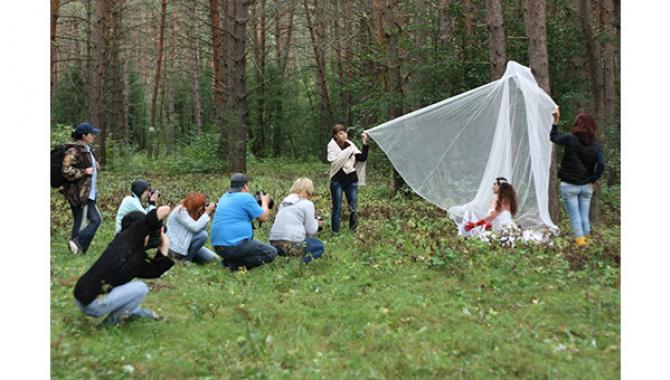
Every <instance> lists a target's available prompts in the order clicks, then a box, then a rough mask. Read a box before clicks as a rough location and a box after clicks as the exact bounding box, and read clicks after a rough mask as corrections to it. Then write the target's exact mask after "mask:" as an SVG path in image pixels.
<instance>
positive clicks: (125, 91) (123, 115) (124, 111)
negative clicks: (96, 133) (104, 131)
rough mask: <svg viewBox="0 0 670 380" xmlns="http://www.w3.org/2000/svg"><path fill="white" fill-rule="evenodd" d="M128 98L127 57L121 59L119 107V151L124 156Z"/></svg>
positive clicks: (126, 142) (128, 74) (128, 75)
mask: <svg viewBox="0 0 670 380" xmlns="http://www.w3.org/2000/svg"><path fill="white" fill-rule="evenodd" d="M129 100H130V72H129V69H128V58H126V59H124V61H123V104H122V107H121V110H122V112H121V117H120V118H119V119H120V123H121V124H120V134H121V136H120V140H121V144H120V153H121V157H125V156H126V145H128V113H129Z"/></svg>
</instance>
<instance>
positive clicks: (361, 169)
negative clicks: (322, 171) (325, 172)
mask: <svg viewBox="0 0 670 380" xmlns="http://www.w3.org/2000/svg"><path fill="white" fill-rule="evenodd" d="M347 143H349V146H348V147H346V148H344V149H342V148H340V146H339V145H338V144H337V142H336V141H335V139H334V138H333V139H330V142H329V143H328V157H327V158H328V162H330V178H331V179H332V178H333V176H335V174H337V172H339V171H340V169H342V170H343V171H344V173H345V174H349V173H351V172H353V171H356V173H358V186H365V162H360V161H356V156H355V155H356V154H358V153H361V151H360V150H358V148H357V147H356V145H354V143H352V142H351V141H349V140H347Z"/></svg>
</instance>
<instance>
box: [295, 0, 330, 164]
mask: <svg viewBox="0 0 670 380" xmlns="http://www.w3.org/2000/svg"><path fill="white" fill-rule="evenodd" d="M303 5H304V7H305V17H306V18H307V28H308V29H309V37H310V40H311V41H312V48H313V50H314V59H315V61H316V71H317V80H318V84H319V90H320V94H321V102H320V113H319V114H320V116H321V125H320V128H319V129H320V132H321V133H320V136H321V138H320V142H321V144H320V147H319V148H320V149H319V158H320V159H321V161H322V162H327V160H326V145H327V144H328V140H329V139H330V128H331V126H332V124H333V123H334V120H335V113H334V111H333V109H332V103H331V101H330V95H329V94H328V83H327V82H326V64H325V58H326V53H325V49H326V47H325V43H324V40H323V39H324V36H323V33H318V32H319V31H321V30H319V31H317V28H318V29H321V25H322V24H323V22H322V21H323V19H322V18H321V17H318V16H320V14H319V15H317V17H316V23H317V25H316V26H315V25H313V23H312V17H311V15H310V11H309V6H308V4H307V0H303ZM315 9H316V10H317V11H320V9H319V7H318V6H315ZM321 32H322V31H321ZM317 34H318V35H317Z"/></svg>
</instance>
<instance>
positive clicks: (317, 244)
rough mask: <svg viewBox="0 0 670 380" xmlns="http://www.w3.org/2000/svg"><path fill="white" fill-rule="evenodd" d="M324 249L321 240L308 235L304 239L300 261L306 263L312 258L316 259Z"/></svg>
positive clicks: (321, 254)
mask: <svg viewBox="0 0 670 380" xmlns="http://www.w3.org/2000/svg"><path fill="white" fill-rule="evenodd" d="M325 251H326V248H325V247H324V246H323V243H322V242H321V240H319V239H317V238H313V237H308V238H306V239H305V251H304V252H305V254H304V256H303V257H302V262H304V263H308V262H310V261H312V260H314V259H318V258H319V257H321V256H323V253H324V252H325Z"/></svg>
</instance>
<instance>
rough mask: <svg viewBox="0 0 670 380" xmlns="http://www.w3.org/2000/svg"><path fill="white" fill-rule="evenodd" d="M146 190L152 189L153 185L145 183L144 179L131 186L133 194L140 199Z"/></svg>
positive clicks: (134, 182)
mask: <svg viewBox="0 0 670 380" xmlns="http://www.w3.org/2000/svg"><path fill="white" fill-rule="evenodd" d="M146 189H151V184H150V183H149V181H145V180H143V179H138V180H137V181H133V183H132V184H131V185H130V191H132V193H133V194H135V195H137V196H138V197H141V196H142V193H143V192H144V191H145V190H146Z"/></svg>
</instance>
